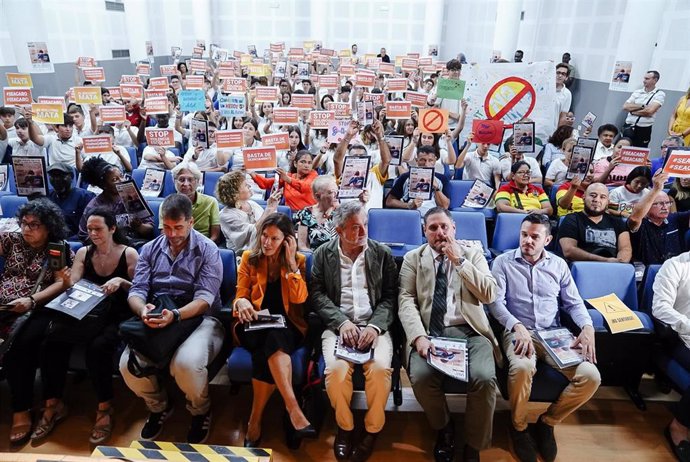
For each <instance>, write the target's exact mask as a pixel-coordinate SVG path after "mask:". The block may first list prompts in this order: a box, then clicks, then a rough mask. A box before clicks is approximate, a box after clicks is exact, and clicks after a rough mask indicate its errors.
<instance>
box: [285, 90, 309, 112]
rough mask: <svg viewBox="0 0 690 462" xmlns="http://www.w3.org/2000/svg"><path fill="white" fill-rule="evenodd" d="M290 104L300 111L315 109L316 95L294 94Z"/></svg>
mask: <svg viewBox="0 0 690 462" xmlns="http://www.w3.org/2000/svg"><path fill="white" fill-rule="evenodd" d="M290 104H291V105H292V106H293V107H296V108H300V109H312V108H313V107H314V95H310V94H304V95H300V94H296V93H293V94H292V99H291V100H290Z"/></svg>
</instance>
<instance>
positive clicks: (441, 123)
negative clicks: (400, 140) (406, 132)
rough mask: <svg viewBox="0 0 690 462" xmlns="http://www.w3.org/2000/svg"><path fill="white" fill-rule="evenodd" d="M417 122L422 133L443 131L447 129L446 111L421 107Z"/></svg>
mask: <svg viewBox="0 0 690 462" xmlns="http://www.w3.org/2000/svg"><path fill="white" fill-rule="evenodd" d="M418 124H419V129H420V131H421V132H422V133H445V132H446V131H447V130H448V111H447V110H445V109H438V108H433V109H422V110H420V111H419V119H418ZM501 133H503V132H501Z"/></svg>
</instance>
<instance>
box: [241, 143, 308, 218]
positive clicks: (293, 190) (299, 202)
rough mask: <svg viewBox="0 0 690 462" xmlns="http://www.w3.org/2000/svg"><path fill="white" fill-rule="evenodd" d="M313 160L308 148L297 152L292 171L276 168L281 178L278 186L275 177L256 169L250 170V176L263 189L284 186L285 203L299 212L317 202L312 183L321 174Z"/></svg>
mask: <svg viewBox="0 0 690 462" xmlns="http://www.w3.org/2000/svg"><path fill="white" fill-rule="evenodd" d="M312 161H313V159H312V155H311V153H310V152H309V151H307V150H306V149H303V150H301V151H299V152H297V154H296V155H295V158H294V160H293V161H292V162H290V173H288V172H286V171H285V170H283V169H282V168H278V169H276V173H277V174H278V178H279V185H278V186H275V178H266V177H265V176H263V175H258V174H257V173H256V172H254V171H251V172H249V176H251V178H252V180H254V182H256V184H257V185H258V186H259V187H260V188H261V189H265V190H269V189H272V188H274V187H279V188H282V189H283V190H284V196H285V205H287V206H288V207H290V210H292V211H293V212H298V211H300V210H302V209H303V208H305V207H309V206H310V205H314V204H315V203H316V200H315V199H314V196H313V195H312V192H311V183H312V182H313V181H314V179H315V178H316V177H317V176H319V173H318V172H317V171H316V170H314V169H313V168H312Z"/></svg>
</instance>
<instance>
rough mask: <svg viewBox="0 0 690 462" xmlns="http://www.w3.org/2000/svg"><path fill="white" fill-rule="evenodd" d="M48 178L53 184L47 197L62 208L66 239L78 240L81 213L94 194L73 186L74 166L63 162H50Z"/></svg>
mask: <svg viewBox="0 0 690 462" xmlns="http://www.w3.org/2000/svg"><path fill="white" fill-rule="evenodd" d="M48 179H49V181H50V184H51V185H52V186H53V190H52V191H50V192H49V193H48V199H50V200H51V201H53V202H55V204H57V205H58V207H60V209H61V210H62V214H63V216H64V217H65V223H66V224H67V228H68V229H69V236H68V237H67V240H69V241H78V240H79V223H80V222H81V218H82V214H83V213H84V210H86V206H87V205H88V204H89V202H91V200H92V199H93V198H94V197H96V195H95V194H94V193H92V192H91V191H87V190H86V189H82V188H73V187H72V181H73V180H74V168H73V167H70V166H69V165H67V164H65V163H63V162H56V163H54V164H50V166H49V167H48Z"/></svg>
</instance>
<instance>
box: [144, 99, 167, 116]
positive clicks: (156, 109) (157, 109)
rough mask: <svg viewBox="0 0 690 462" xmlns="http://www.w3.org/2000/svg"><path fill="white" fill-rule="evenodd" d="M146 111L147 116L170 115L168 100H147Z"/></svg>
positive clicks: (145, 103)
mask: <svg viewBox="0 0 690 462" xmlns="http://www.w3.org/2000/svg"><path fill="white" fill-rule="evenodd" d="M144 109H146V114H147V115H154V114H168V98H166V97H162V98H160V97H156V98H146V101H145V102H144Z"/></svg>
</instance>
